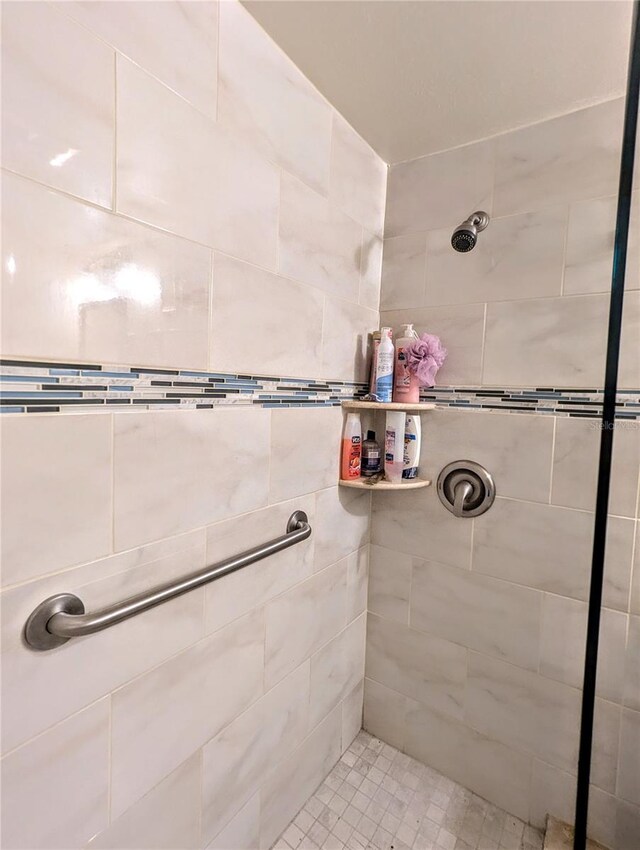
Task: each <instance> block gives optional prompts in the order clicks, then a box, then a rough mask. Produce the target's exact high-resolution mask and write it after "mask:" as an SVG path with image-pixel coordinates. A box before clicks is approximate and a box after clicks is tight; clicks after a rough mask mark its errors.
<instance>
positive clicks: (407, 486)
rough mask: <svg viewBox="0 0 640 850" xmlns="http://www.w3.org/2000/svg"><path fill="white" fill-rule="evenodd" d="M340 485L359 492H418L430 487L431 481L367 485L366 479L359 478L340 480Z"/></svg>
mask: <svg viewBox="0 0 640 850" xmlns="http://www.w3.org/2000/svg"><path fill="white" fill-rule="evenodd" d="M338 484H339V485H340V486H341V487H355V488H356V489H358V490H371V491H372V492H373V491H376V490H418V489H419V488H420V487H428V486H429V485H430V484H431V481H428V480H427V479H426V478H412V479H408V480H406V481H402V482H400V483H399V484H396V483H395V482H394V481H377V482H376V483H375V484H367V483H366V479H365V478H359V479H357V480H355V481H343V480H342V479H340V481H338Z"/></svg>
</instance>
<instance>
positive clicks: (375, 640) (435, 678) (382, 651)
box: [366, 614, 467, 720]
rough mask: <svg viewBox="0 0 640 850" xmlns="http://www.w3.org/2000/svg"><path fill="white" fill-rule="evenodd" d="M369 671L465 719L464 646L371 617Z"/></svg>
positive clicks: (385, 682) (370, 675)
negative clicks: (463, 715) (463, 714)
mask: <svg viewBox="0 0 640 850" xmlns="http://www.w3.org/2000/svg"><path fill="white" fill-rule="evenodd" d="M366 670H367V678H368V679H374V680H375V681H376V682H380V684H382V685H386V687H388V688H392V689H393V690H394V691H398V692H399V693H402V694H404V695H405V696H407V697H410V698H412V699H416V700H418V701H419V702H421V703H424V704H425V705H429V706H431V707H432V708H435V709H437V710H438V711H442V712H444V713H445V714H448V715H451V716H452V717H457V718H458V719H460V720H461V719H462V713H463V700H464V683H465V678H466V673H467V651H466V649H464V648H463V647H461V646H457V645H456V644H454V643H451V642H450V641H448V640H442V639H441V638H439V637H434V636H432V635H427V634H423V633H422V632H418V631H415V630H414V629H409V628H407V627H406V626H403V625H400V624H399V623H392V622H390V621H389V620H385V619H383V618H382V617H378V616H377V615H376V614H369V617H368V622H367V658H366Z"/></svg>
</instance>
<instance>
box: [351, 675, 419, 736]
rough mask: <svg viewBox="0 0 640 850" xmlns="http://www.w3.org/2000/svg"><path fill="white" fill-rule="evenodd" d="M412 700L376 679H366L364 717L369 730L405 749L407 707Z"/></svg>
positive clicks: (365, 726)
mask: <svg viewBox="0 0 640 850" xmlns="http://www.w3.org/2000/svg"><path fill="white" fill-rule="evenodd" d="M409 703H410V700H409V699H408V698H407V697H405V696H404V695H403V694H399V693H398V692H397V691H394V690H391V688H386V687H385V686H384V685H381V684H380V683H379V682H376V681H374V679H365V680H364V719H363V722H362V726H363V728H364V729H366V730H367V732H370V733H371V734H372V735H375V736H376V737H378V738H380V739H381V740H383V741H386V743H388V744H390V745H391V746H392V747H398V748H399V749H404V735H405V722H406V714H407V707H408V705H409Z"/></svg>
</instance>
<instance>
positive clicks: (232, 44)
mask: <svg viewBox="0 0 640 850" xmlns="http://www.w3.org/2000/svg"><path fill="white" fill-rule="evenodd" d="M219 74H220V88H219V95H218V120H219V121H220V122H221V123H222V124H224V125H226V126H228V127H230V128H232V129H233V131H234V132H235V133H236V135H238V136H240V137H242V138H243V139H244V140H245V141H246V142H247V143H249V144H251V145H253V146H254V147H255V148H256V149H257V150H258V151H260V153H261V154H262V156H264V157H266V158H267V159H271V160H273V161H274V162H276V163H278V165H280V166H282V167H283V168H284V169H286V170H287V171H289V172H291V173H292V174H295V175H296V176H297V177H299V178H300V179H301V180H304V181H305V183H307V184H308V185H309V186H312V187H313V188H314V189H317V190H318V191H320V192H323V193H324V194H326V193H327V189H328V182H329V151H330V146H331V114H332V109H331V107H330V106H329V104H328V103H327V102H326V101H325V100H324V99H323V98H322V97H321V96H320V94H319V93H318V92H317V90H316V89H315V88H314V87H313V86H312V85H311V83H309V81H308V80H307V79H306V77H305V76H304V75H303V74H302V73H301V71H300V70H299V69H298V68H297V67H296V66H295V65H294V63H293V62H292V61H291V60H290V59H289V57H288V56H286V55H285V53H284V52H283V51H282V50H281V48H280V47H279V46H278V45H277V44H276V43H275V42H274V41H273V40H272V39H271V38H270V36H268V35H267V33H266V32H265V31H264V30H263V29H262V27H261V26H260V25H259V24H258V23H257V21H256V20H255V19H254V18H253V17H252V16H251V15H250V14H249V12H247V11H246V9H244V8H243V7H242V5H241V4H240V3H237V2H235V0H229V1H228V2H223V3H220V65H219Z"/></svg>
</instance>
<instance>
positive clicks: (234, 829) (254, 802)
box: [207, 793, 260, 850]
mask: <svg viewBox="0 0 640 850" xmlns="http://www.w3.org/2000/svg"><path fill="white" fill-rule="evenodd" d="M259 845H260V794H259V793H257V794H254V795H253V797H252V798H251V799H250V800H249V802H248V803H245V805H244V806H243V807H242V808H241V809H240V811H239V812H238V814H237V815H235V816H234V817H233V818H232V819H231V820H230V821H229V823H228V824H227V825H226V826H225V828H224V829H222V830H221V831H220V832H219V833H218V834H217V835H216V837H215V838H214V839H213V841H212V842H211V843H210V844H207V850H230V848H233V850H255V848H256V847H259Z"/></svg>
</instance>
